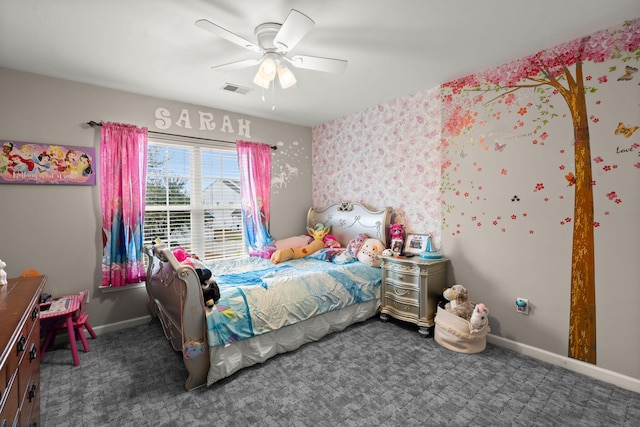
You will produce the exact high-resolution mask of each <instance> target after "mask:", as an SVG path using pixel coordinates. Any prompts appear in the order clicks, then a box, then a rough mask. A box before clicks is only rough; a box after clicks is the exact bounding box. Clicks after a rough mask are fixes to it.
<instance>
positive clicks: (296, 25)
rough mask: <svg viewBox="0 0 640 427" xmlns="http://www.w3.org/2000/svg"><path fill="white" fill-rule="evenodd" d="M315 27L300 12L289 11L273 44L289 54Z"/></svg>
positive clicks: (311, 21) (312, 22)
mask: <svg viewBox="0 0 640 427" xmlns="http://www.w3.org/2000/svg"><path fill="white" fill-rule="evenodd" d="M314 25H315V22H314V21H313V19H311V18H309V17H308V16H307V15H305V14H304V13H302V12H298V11H297V10H295V9H291V11H290V12H289V15H287V19H285V20H284V23H283V24H282V27H280V30H279V31H278V34H276V36H275V38H274V39H273V44H274V45H275V46H277V47H279V48H280V49H282V50H284V51H285V52H289V51H290V50H291V49H293V48H294V47H295V45H297V44H298V42H299V41H300V40H302V38H303V37H304V36H305V35H306V34H307V33H308V32H309V30H310V29H311V28H313V26H314Z"/></svg>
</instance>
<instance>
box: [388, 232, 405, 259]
mask: <svg viewBox="0 0 640 427" xmlns="http://www.w3.org/2000/svg"><path fill="white" fill-rule="evenodd" d="M389 235H390V236H391V246H390V249H391V251H392V252H393V253H394V254H395V255H400V253H401V252H402V247H403V246H404V225H402V224H391V225H390V226H389Z"/></svg>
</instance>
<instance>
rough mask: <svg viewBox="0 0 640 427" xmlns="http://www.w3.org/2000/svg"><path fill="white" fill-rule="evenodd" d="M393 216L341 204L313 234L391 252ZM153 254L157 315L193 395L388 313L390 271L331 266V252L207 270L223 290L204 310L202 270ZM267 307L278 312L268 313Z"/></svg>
mask: <svg viewBox="0 0 640 427" xmlns="http://www.w3.org/2000/svg"><path fill="white" fill-rule="evenodd" d="M392 217H393V210H392V209H391V208H390V207H385V208H384V209H382V210H380V211H372V210H369V209H367V208H366V207H364V206H363V205H361V204H359V203H355V202H341V203H337V204H334V205H331V206H329V207H327V208H323V209H319V208H316V207H312V208H311V209H309V211H308V215H307V226H308V227H311V228H315V227H316V225H317V224H318V223H322V224H324V225H327V226H330V227H331V234H332V235H334V236H335V237H336V238H337V240H338V241H339V242H340V244H341V245H342V247H346V246H347V245H348V243H349V242H350V241H352V240H353V239H354V238H355V237H356V236H359V235H362V234H366V235H367V236H368V237H371V238H375V239H379V240H381V241H382V242H383V244H384V245H385V246H386V245H387V237H388V236H387V231H388V229H389V225H390V223H391V221H392ZM144 252H145V254H146V255H147V257H148V261H149V263H148V271H147V280H146V289H147V293H148V295H149V311H150V313H151V315H152V316H153V317H157V318H159V319H160V323H161V324H162V328H163V331H164V333H165V336H166V337H167V339H168V340H169V341H170V343H171V346H172V347H173V349H174V350H176V351H179V352H181V353H182V359H183V361H184V365H185V367H186V369H187V372H188V376H187V379H186V381H185V388H186V389H187V390H192V389H194V388H197V387H200V386H205V385H206V386H209V385H212V384H213V383H215V382H216V381H219V380H221V379H223V378H226V377H229V376H231V375H233V374H234V373H235V372H237V371H239V370H240V369H242V368H245V367H248V366H252V365H255V364H258V363H262V362H264V361H266V360H268V359H269V358H271V357H273V356H275V355H277V354H280V353H285V352H289V351H293V350H295V349H297V348H298V347H300V346H301V345H303V344H306V343H308V342H312V341H317V340H319V339H320V338H322V337H323V336H325V335H327V334H330V333H333V332H337V331H341V330H343V329H344V328H346V327H348V326H349V325H352V324H354V323H357V322H362V321H365V320H367V319H369V318H370V317H373V316H374V315H376V313H377V312H378V308H379V305H380V286H381V276H382V274H381V271H380V269H379V268H376V267H370V266H368V265H366V264H364V263H361V262H359V261H354V262H346V263H336V261H332V260H329V259H328V258H326V257H325V255H329V254H330V253H331V251H330V250H329V249H327V250H321V251H318V253H316V254H313V255H311V256H307V257H305V258H301V259H297V260H290V261H286V262H283V263H279V264H277V265H275V264H274V263H271V261H270V260H267V259H262V258H257V257H250V258H247V259H242V260H224V261H218V262H215V263H210V264H207V268H210V269H211V271H212V273H213V275H214V277H216V280H217V281H218V284H219V286H220V300H218V301H217V303H216V304H215V306H214V307H213V308H208V307H207V306H206V305H205V304H204V300H203V297H202V289H201V286H200V281H199V277H198V275H197V273H196V270H195V269H194V268H193V267H192V266H189V265H184V264H181V263H180V262H178V260H177V259H176V257H175V256H174V254H173V250H172V248H169V247H167V246H166V245H163V244H157V245H149V246H146V247H145V249H144ZM325 287H328V288H329V289H328V290H327V289H325ZM263 300H266V301H268V302H269V304H267V305H262V306H258V303H259V302H261V301H263ZM254 304H255V305H254Z"/></svg>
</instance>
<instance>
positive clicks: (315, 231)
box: [271, 223, 330, 264]
mask: <svg viewBox="0 0 640 427" xmlns="http://www.w3.org/2000/svg"><path fill="white" fill-rule="evenodd" d="M329 230H330V228H329V227H327V226H325V225H324V224H320V223H318V224H317V225H316V227H315V228H309V227H307V231H308V232H309V235H311V236H312V237H313V242H311V243H309V244H308V245H307V246H303V247H301V248H295V249H294V248H287V249H278V250H276V251H275V252H274V253H272V254H271V262H273V263H274V264H279V263H281V262H284V261H289V260H290V259H298V258H304V257H306V256H307V255H310V254H312V253H314V252H316V251H319V250H320V249H322V248H324V238H325V236H326V235H327V234H329Z"/></svg>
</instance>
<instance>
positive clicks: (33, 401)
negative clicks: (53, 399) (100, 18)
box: [20, 369, 40, 426]
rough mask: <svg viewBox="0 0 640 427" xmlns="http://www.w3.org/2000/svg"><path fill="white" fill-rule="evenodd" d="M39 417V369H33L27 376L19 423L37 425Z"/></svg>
mask: <svg viewBox="0 0 640 427" xmlns="http://www.w3.org/2000/svg"><path fill="white" fill-rule="evenodd" d="M39 419H40V370H39V369H37V370H34V371H33V372H32V373H31V377H30V378H29V383H28V386H27V392H26V394H25V396H24V399H23V400H22V405H21V406H20V425H23V426H33V425H38V422H37V421H38V420H39Z"/></svg>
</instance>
